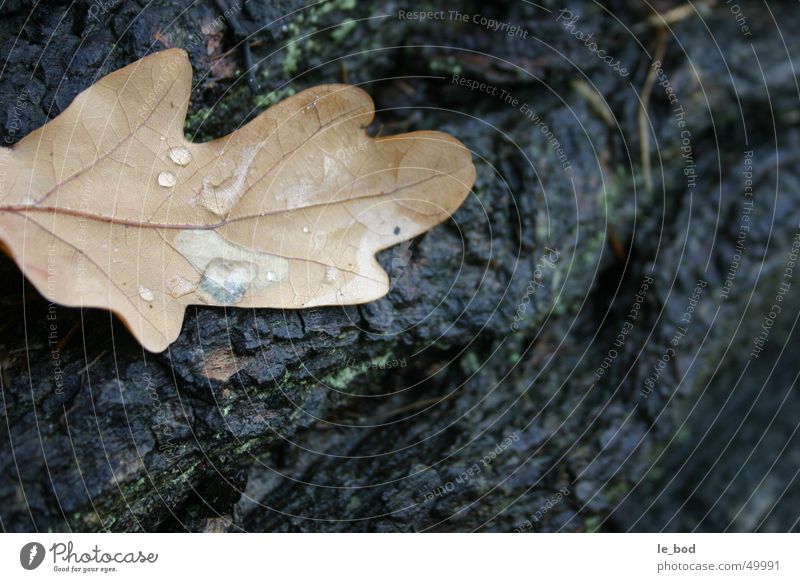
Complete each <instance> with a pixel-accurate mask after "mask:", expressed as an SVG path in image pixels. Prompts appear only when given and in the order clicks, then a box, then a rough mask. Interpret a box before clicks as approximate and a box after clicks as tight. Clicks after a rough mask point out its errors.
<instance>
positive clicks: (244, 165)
mask: <svg viewBox="0 0 800 582" xmlns="http://www.w3.org/2000/svg"><path fill="white" fill-rule="evenodd" d="M258 150H259V148H258V147H251V148H247V149H245V150H244V152H243V153H242V158H241V160H240V161H239V163H238V164H237V166H236V168H235V169H234V170H233V173H232V174H231V175H230V176H228V177H227V178H226V179H224V180H223V181H222V182H221V183H220V184H212V183H211V180H210V179H208V178H205V179H204V180H203V188H202V190H201V191H200V193H199V194H197V196H196V203H199V204H200V205H201V206H202V207H203V208H205V209H207V210H210V211H211V212H213V213H214V214H216V215H217V216H223V217H224V216H227V215H228V213H229V212H230V211H231V210H232V209H233V207H234V206H236V204H237V203H238V202H239V200H241V199H242V196H244V193H245V190H246V188H245V181H246V180H247V172H248V171H249V170H250V165H251V164H252V163H253V160H254V159H255V157H256V154H257V153H258Z"/></svg>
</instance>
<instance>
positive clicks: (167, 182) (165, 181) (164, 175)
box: [158, 172, 178, 188]
mask: <svg viewBox="0 0 800 582" xmlns="http://www.w3.org/2000/svg"><path fill="white" fill-rule="evenodd" d="M177 183H178V179H177V178H176V177H175V174H173V173H172V172H161V173H160V174H159V175H158V185H159V186H163V187H164V188H172V187H173V186H174V185H175V184H177Z"/></svg>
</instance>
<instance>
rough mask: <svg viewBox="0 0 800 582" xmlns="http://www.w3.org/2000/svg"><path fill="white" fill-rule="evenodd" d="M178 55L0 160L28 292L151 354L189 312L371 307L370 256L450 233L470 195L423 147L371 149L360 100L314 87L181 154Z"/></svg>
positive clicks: (373, 266) (187, 80)
mask: <svg viewBox="0 0 800 582" xmlns="http://www.w3.org/2000/svg"><path fill="white" fill-rule="evenodd" d="M191 80H192V69H191V65H190V64H189V61H188V59H187V57H186V53H185V52H184V51H182V50H179V49H171V50H166V51H163V52H159V53H156V54H153V55H150V56H147V57H145V58H143V59H141V60H139V61H136V62H134V63H132V64H130V65H128V66H127V67H124V68H122V69H120V70H118V71H115V72H113V73H111V74H110V75H108V76H106V77H104V78H102V79H100V80H99V81H98V82H97V83H95V84H94V85H92V86H91V87H89V88H88V89H87V90H85V91H84V92H82V93H81V94H80V95H78V96H77V97H76V98H75V101H74V102H73V103H72V104H71V105H70V106H69V107H68V108H67V109H66V110H65V111H64V112H63V113H62V114H61V115H59V116H58V117H57V118H55V119H54V120H52V121H50V122H49V123H47V124H46V125H44V126H43V127H41V128H40V129H38V130H37V131H35V132H33V133H31V134H30V135H28V136H27V137H25V138H24V139H23V140H21V141H20V142H19V143H17V144H16V145H15V146H14V147H13V148H0V166H1V167H0V241H2V243H3V248H4V250H5V251H6V252H7V253H8V254H10V255H11V256H12V257H13V258H14V260H15V261H16V262H17V263H18V264H19V266H20V268H21V269H22V271H23V272H24V274H25V275H26V276H27V277H28V279H29V280H30V281H31V282H32V283H33V284H34V285H35V286H36V288H37V289H38V290H39V291H40V292H41V293H42V294H43V295H44V296H46V297H47V298H49V299H50V300H52V301H54V302H56V303H60V304H64V305H70V306H78V307H101V308H106V309H110V310H111V311H113V312H114V313H116V314H117V315H118V316H119V317H120V318H121V319H122V320H123V321H124V322H125V324H126V325H127V326H128V328H129V329H130V330H131V332H132V333H133V334H134V335H135V336H136V338H137V339H138V340H139V341H140V342H141V343H142V345H143V346H144V347H145V348H147V349H148V350H151V351H162V350H164V349H166V348H167V347H168V346H169V344H170V343H172V342H173V341H174V340H175V339H176V338H177V337H178V335H179V334H180V330H181V325H182V323H183V317H184V312H185V309H186V306H187V305H190V304H205V305H217V306H236V307H273V308H302V307H313V306H320V305H347V304H354V303H364V302H368V301H372V300H375V299H378V298H380V297H382V296H383V295H385V294H386V293H387V292H388V290H389V281H388V277H387V275H386V273H385V272H384V271H383V269H382V268H381V267H380V266H379V265H378V263H377V261H376V260H375V253H376V252H378V251H380V250H382V249H385V248H387V247H389V246H391V245H394V244H397V243H400V242H402V241H404V240H408V239H410V238H412V237H414V236H416V235H418V234H420V233H422V232H424V231H426V230H428V229H430V228H431V227H433V226H435V225H436V224H438V223H440V222H442V221H443V220H445V219H447V218H448V217H449V216H450V215H451V214H452V213H453V212H454V211H455V210H456V209H457V208H458V207H459V206H460V205H461V203H462V202H463V201H464V199H465V197H466V196H467V194H468V192H469V191H470V189H471V188H472V185H473V183H474V180H475V168H474V166H473V164H472V157H471V155H470V153H469V151H468V150H467V149H466V148H465V147H464V146H463V145H462V144H461V142H459V141H458V140H456V139H455V138H453V137H451V136H449V135H447V134H444V133H440V132H435V131H419V132H413V133H406V134H402V135H396V136H387V137H380V138H377V139H373V138H370V137H369V136H368V135H367V134H366V131H365V128H366V127H367V126H368V125H369V124H370V122H371V121H372V118H373V116H374V106H373V103H372V100H371V99H370V97H369V96H368V95H367V94H366V93H365V92H364V91H362V90H361V89H358V88H355V87H351V86H347V85H321V86H318V87H314V88H312V89H308V90H306V91H303V92H302V93H299V94H297V95H295V96H293V97H291V98H289V99H286V100H284V101H283V102H281V103H279V104H277V105H275V106H273V107H271V108H270V109H269V110H268V111H265V112H264V113H262V114H261V115H259V116H258V117H256V118H255V119H254V120H253V121H251V122H250V123H248V124H247V125H245V126H243V127H241V128H240V129H238V130H236V131H234V132H233V133H231V134H230V135H228V136H225V137H223V138H220V139H217V140H214V141H212V142H208V143H191V142H189V141H187V140H186V138H185V136H184V133H183V125H184V121H185V118H186V112H187V108H188V102H189V96H190V91H191Z"/></svg>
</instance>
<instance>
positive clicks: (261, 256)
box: [174, 230, 289, 305]
mask: <svg viewBox="0 0 800 582" xmlns="http://www.w3.org/2000/svg"><path fill="white" fill-rule="evenodd" d="M174 243H175V248H176V249H177V250H178V252H179V253H181V254H182V255H183V256H184V257H186V260H188V261H189V263H191V265H192V266H193V267H194V268H195V269H197V271H198V272H199V273H200V274H201V276H200V291H201V293H202V294H203V295H201V299H206V300H207V301H208V302H209V303H219V304H222V305H233V304H235V303H238V302H239V301H241V299H242V297H244V296H245V294H246V293H247V292H248V291H249V290H251V289H263V288H264V287H266V286H268V285H276V284H280V283H281V282H282V281H285V280H286V278H287V277H288V276H289V261H287V260H286V259H284V258H283V257H279V256H276V255H270V254H268V253H259V252H256V251H251V250H249V249H246V248H243V247H240V246H239V245H235V244H233V243H230V242H228V241H226V240H225V239H224V238H222V237H221V236H220V235H219V234H217V233H216V232H215V231H213V230H182V231H180V232H179V233H178V234H177V236H176V237H175V240H174Z"/></svg>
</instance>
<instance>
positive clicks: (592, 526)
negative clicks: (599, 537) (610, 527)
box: [586, 515, 602, 533]
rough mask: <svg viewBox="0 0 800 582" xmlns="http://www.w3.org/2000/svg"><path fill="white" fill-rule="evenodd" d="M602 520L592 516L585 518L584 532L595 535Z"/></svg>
mask: <svg viewBox="0 0 800 582" xmlns="http://www.w3.org/2000/svg"><path fill="white" fill-rule="evenodd" d="M601 522H602V520H601V519H600V517H598V516H596V515H593V516H591V517H587V518H586V531H587V532H589V533H595V532H597V531H599V529H600V523H601Z"/></svg>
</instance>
